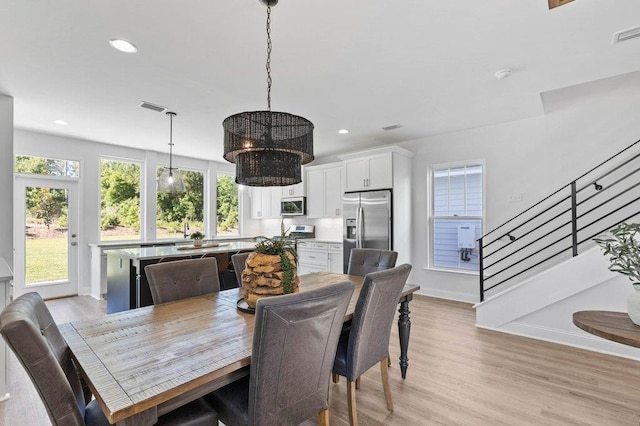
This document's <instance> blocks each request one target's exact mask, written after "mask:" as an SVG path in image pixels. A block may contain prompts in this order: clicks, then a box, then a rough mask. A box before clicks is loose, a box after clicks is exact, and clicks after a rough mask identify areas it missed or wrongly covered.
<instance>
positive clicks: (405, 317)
mask: <svg viewBox="0 0 640 426" xmlns="http://www.w3.org/2000/svg"><path fill="white" fill-rule="evenodd" d="M411 300H413V294H409V295H407V296H405V297H403V298H402V299H400V308H399V309H398V312H399V313H400V316H399V317H398V336H399V337H400V372H401V374H402V378H403V379H405V378H406V377H407V367H409V358H408V356H407V351H408V349H409V334H410V332H411V319H410V318H409V313H410V312H411V311H409V302H411Z"/></svg>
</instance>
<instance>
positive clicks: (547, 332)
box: [476, 321, 640, 361]
mask: <svg viewBox="0 0 640 426" xmlns="http://www.w3.org/2000/svg"><path fill="white" fill-rule="evenodd" d="M476 327H478V328H483V329H486V330H492V331H498V332H501V333H507V334H514V335H517V336H523V337H529V338H532V339H538V340H543V341H546V342H551V343H557V344H560V345H565V346H573V347H576V348H579V349H586V350H589V351H593V352H599V353H603V354H606V355H613V356H619V357H622V358H628V359H632V360H635V361H640V351H638V349H637V348H634V347H631V346H627V345H623V344H621V343H615V342H611V341H608V340H606V339H602V338H600V337H597V336H593V335H591V334H589V333H587V332H584V331H582V330H576V332H575V333H570V332H567V331H565V330H559V329H553V328H548V327H542V326H538V325H534V324H525V323H519V322H515V321H514V322H511V323H509V324H506V325H505V326H503V327H500V328H492V327H485V326H481V325H477V324H476Z"/></svg>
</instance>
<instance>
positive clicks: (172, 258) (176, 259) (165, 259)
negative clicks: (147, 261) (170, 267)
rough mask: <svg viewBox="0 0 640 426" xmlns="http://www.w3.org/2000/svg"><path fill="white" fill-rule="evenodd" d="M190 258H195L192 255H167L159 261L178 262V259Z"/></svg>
mask: <svg viewBox="0 0 640 426" xmlns="http://www.w3.org/2000/svg"><path fill="white" fill-rule="evenodd" d="M189 259H193V258H192V257H191V256H167V257H161V258H160V260H158V263H164V262H176V261H178V260H189Z"/></svg>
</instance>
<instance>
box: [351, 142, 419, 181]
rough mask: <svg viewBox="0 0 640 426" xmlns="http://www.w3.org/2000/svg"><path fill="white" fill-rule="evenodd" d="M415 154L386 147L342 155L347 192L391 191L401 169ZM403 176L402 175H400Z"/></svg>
mask: <svg viewBox="0 0 640 426" xmlns="http://www.w3.org/2000/svg"><path fill="white" fill-rule="evenodd" d="M412 156H413V153H411V152H410V151H407V150H405V149H403V148H400V147H385V148H380V149H376V150H371V151H365V152H359V153H358V152H356V153H352V154H346V155H340V156H339V157H340V158H341V159H342V160H344V166H345V172H344V173H345V179H344V180H345V188H344V190H345V191H369V190H374V189H390V188H393V187H394V184H396V183H397V182H395V181H394V177H396V176H398V175H399V173H398V172H399V171H400V170H399V168H401V167H403V165H402V164H404V163H406V160H407V159H409V158H411V157H412ZM400 174H402V173H400Z"/></svg>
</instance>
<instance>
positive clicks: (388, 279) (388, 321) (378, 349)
mask: <svg viewBox="0 0 640 426" xmlns="http://www.w3.org/2000/svg"><path fill="white" fill-rule="evenodd" d="M409 272H411V265H408V264H404V265H400V266H398V267H395V268H391V269H387V270H385V271H379V272H371V273H370V274H367V275H365V278H364V282H363V283H362V289H361V290H360V296H359V297H358V301H357V302H356V307H355V310H354V312H353V319H352V320H351V327H350V328H349V329H346V330H343V331H342V334H341V335H340V341H339V342H338V349H337V351H336V358H335V362H334V363H333V373H334V374H336V375H340V376H343V377H345V378H346V379H347V399H348V405H349V422H350V424H352V425H357V424H358V415H357V409H356V380H357V379H358V378H359V377H360V376H361V375H362V374H363V373H364V372H366V371H367V370H369V369H370V368H371V367H373V366H374V365H375V364H377V363H380V372H381V374H382V387H383V390H384V396H385V400H386V403H387V409H388V410H389V411H393V400H392V398H391V387H390V386H389V372H388V368H389V337H390V335H391V326H392V323H393V317H394V314H395V310H396V306H397V305H398V300H399V299H400V294H401V293H402V288H403V287H404V285H405V284H406V282H407V278H408V277H409ZM334 382H337V380H336V379H335V378H334Z"/></svg>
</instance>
